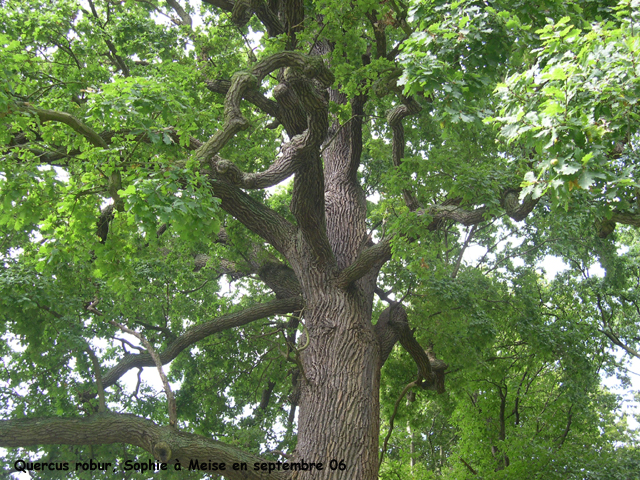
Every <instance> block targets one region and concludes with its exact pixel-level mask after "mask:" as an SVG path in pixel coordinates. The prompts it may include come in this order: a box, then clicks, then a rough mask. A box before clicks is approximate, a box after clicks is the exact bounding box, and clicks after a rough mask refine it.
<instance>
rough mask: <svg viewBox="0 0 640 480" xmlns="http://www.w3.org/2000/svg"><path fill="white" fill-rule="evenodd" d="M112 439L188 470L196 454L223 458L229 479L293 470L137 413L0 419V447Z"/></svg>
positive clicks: (95, 442) (204, 458) (280, 475)
mask: <svg viewBox="0 0 640 480" xmlns="http://www.w3.org/2000/svg"><path fill="white" fill-rule="evenodd" d="M112 443H127V444H129V445H135V446H138V447H140V448H143V449H144V450H146V451H147V452H149V453H150V454H151V455H152V456H153V458H155V459H156V460H157V461H159V462H164V463H172V464H175V463H176V461H178V462H179V463H180V464H181V466H182V469H183V470H188V467H189V463H190V462H191V461H192V460H198V461H199V462H205V463H207V462H210V461H212V462H218V463H221V462H224V463H225V464H226V470H225V471H224V476H225V478H229V479H230V480H247V479H256V480H257V479H267V478H269V479H279V480H285V479H287V478H289V477H290V475H289V472H287V473H285V472H277V471H275V472H272V473H271V474H269V473H268V472H267V471H254V470H253V464H254V463H256V462H258V463H262V462H265V461H266V460H264V459H262V458H260V457H258V456H256V455H252V454H249V453H247V452H244V451H243V450H240V449H239V448H236V447H233V446H231V445H227V444H224V443H222V442H218V441H216V440H212V439H209V438H205V437H202V436H199V435H194V434H190V433H185V432H180V431H177V430H176V429H174V428H171V427H163V426H160V425H157V424H155V423H154V422H152V421H150V420H146V419H144V418H141V417H137V416H135V415H127V414H117V413H100V414H97V415H92V416H90V417H84V418H34V419H18V420H0V447H4V448H14V447H30V446H36V445H49V444H55V445H105V444H112ZM141 461H144V460H141ZM236 462H238V463H240V462H245V463H247V466H248V468H247V470H246V471H234V470H233V469H232V465H233V463H236ZM173 468H174V467H170V469H173Z"/></svg>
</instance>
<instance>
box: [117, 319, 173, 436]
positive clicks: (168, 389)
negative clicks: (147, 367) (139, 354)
mask: <svg viewBox="0 0 640 480" xmlns="http://www.w3.org/2000/svg"><path fill="white" fill-rule="evenodd" d="M109 323H110V324H111V325H113V326H115V327H118V328H119V329H120V330H122V331H123V332H127V333H130V334H131V335H133V336H134V337H136V338H137V339H138V340H140V342H141V343H142V344H143V345H144V347H145V348H146V349H147V351H148V352H149V355H151V358H152V359H153V363H155V364H156V368H157V369H158V373H159V374H160V379H161V380H162V385H163V386H164V391H165V393H166V394H167V403H168V404H169V425H170V426H171V427H173V428H176V425H177V423H178V411H177V408H176V399H175V397H174V396H173V392H172V391H171V386H170V385H169V380H168V379H167V376H166V375H165V374H164V370H163V369H162V360H160V357H159V356H158V354H157V353H156V351H155V350H154V349H153V347H152V346H151V344H150V343H149V341H148V340H147V339H146V338H145V337H144V336H143V335H142V334H140V333H138V332H136V331H135V330H131V329H130V328H128V327H125V326H124V325H122V324H120V323H118V322H116V321H115V320H109Z"/></svg>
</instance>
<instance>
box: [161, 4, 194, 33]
mask: <svg viewBox="0 0 640 480" xmlns="http://www.w3.org/2000/svg"><path fill="white" fill-rule="evenodd" d="M167 4H168V5H169V6H170V7H171V8H173V10H174V11H175V12H176V13H177V14H178V16H179V17H180V20H181V21H182V24H183V25H188V26H189V27H191V25H192V24H193V21H192V20H191V16H190V15H189V14H188V13H187V12H185V11H184V8H182V5H180V4H179V3H178V2H177V1H176V0H167Z"/></svg>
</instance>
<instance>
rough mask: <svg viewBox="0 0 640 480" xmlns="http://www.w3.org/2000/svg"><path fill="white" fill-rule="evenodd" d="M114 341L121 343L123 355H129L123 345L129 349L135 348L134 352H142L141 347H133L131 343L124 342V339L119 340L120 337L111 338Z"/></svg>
mask: <svg viewBox="0 0 640 480" xmlns="http://www.w3.org/2000/svg"><path fill="white" fill-rule="evenodd" d="M113 339H114V340H117V341H118V342H121V343H122V349H123V350H124V353H125V355H130V354H129V352H127V349H126V348H124V345H125V344H127V345H129V346H130V347H131V348H135V349H136V350H138V351H139V352H140V353H142V352H144V348H142V347H138V346H137V345H134V344H133V343H131V342H130V341H129V340H125V339H124V338H120V337H113Z"/></svg>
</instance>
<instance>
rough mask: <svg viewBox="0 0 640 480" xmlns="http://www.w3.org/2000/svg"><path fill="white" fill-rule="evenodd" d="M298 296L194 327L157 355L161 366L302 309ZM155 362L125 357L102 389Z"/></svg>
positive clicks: (141, 358) (107, 376)
mask: <svg viewBox="0 0 640 480" xmlns="http://www.w3.org/2000/svg"><path fill="white" fill-rule="evenodd" d="M302 305H303V302H302V298H301V297H291V298H286V299H283V300H273V301H271V302H268V303H264V304H260V305H254V306H252V307H249V308H246V309H244V310H242V311H240V312H235V313H229V314H227V315H222V316H221V317H218V318H215V319H213V320H209V321H208V322H205V323H201V324H200V325H194V326H193V327H191V328H189V329H187V331H185V332H184V333H183V334H182V335H180V336H179V337H178V338H176V339H175V340H174V341H173V342H171V343H170V344H169V345H168V346H167V348H165V349H164V350H163V351H162V352H161V353H160V355H159V357H160V360H161V362H162V364H163V365H164V364H166V363H168V362H170V361H171V360H173V359H174V358H176V357H177V356H178V354H179V353H180V352H182V351H183V350H184V349H186V348H188V347H190V346H191V345H193V344H194V343H196V342H198V341H200V340H202V339H204V338H206V337H208V336H210V335H213V334H214V333H218V332H221V331H223V330H227V329H229V328H234V327H240V326H242V325H246V324H248V323H251V322H254V321H256V320H260V319H261V318H265V317H268V316H270V315H281V314H285V313H292V312H295V311H298V310H300V309H301V308H302ZM154 365H155V363H154V361H153V359H152V358H151V355H149V354H141V355H126V356H125V357H124V358H123V359H122V360H120V362H118V364H117V365H116V366H115V367H113V368H112V369H111V370H109V371H108V372H107V373H106V374H105V375H104V376H103V379H102V383H103V386H104V388H107V387H109V386H111V385H113V384H114V383H116V382H117V381H118V379H119V378H120V377H122V375H124V374H125V373H126V372H128V371H129V370H131V369H132V368H139V367H152V366H154Z"/></svg>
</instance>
